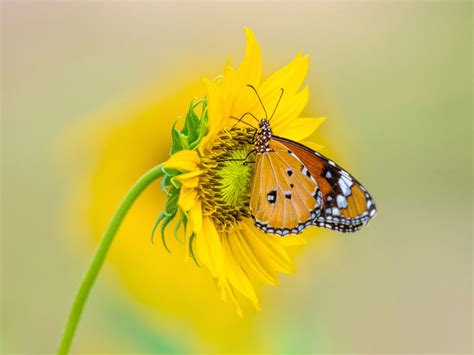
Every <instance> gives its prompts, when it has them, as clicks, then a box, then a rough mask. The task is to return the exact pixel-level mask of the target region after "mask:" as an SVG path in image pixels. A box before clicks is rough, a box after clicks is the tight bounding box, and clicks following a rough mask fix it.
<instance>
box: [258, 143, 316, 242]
mask: <svg viewBox="0 0 474 355" xmlns="http://www.w3.org/2000/svg"><path fill="white" fill-rule="evenodd" d="M269 148H270V151H269V152H266V153H257V157H256V162H255V164H256V166H255V173H254V180H253V189H252V195H251V199H250V211H251V214H252V218H253V219H254V222H255V225H256V226H257V227H258V228H260V229H262V230H263V231H264V232H266V233H273V234H278V235H282V236H283V235H287V234H290V233H291V234H295V233H301V232H302V231H303V229H305V228H306V227H307V226H309V225H311V224H312V223H313V221H314V220H315V218H317V216H318V215H319V214H320V213H321V192H320V190H319V188H318V185H317V182H316V180H315V179H314V177H312V176H311V173H310V172H309V170H308V169H307V168H306V167H305V166H304V164H303V163H302V162H301V160H300V159H298V157H297V156H296V155H294V154H292V153H291V152H289V151H288V148H286V147H285V145H284V144H282V143H280V142H278V141H275V140H271V141H270V142H269Z"/></svg>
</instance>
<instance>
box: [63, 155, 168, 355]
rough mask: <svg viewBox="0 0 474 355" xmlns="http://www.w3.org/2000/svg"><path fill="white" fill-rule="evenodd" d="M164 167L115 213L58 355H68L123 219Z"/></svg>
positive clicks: (131, 192)
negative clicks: (88, 300) (90, 295)
mask: <svg viewBox="0 0 474 355" xmlns="http://www.w3.org/2000/svg"><path fill="white" fill-rule="evenodd" d="M163 174H164V172H163V165H162V164H161V165H158V166H155V167H154V168H153V169H151V170H149V171H148V172H146V173H145V174H144V175H143V176H142V177H141V178H140V179H138V181H137V182H136V183H135V184H134V185H133V186H132V188H131V189H130V190H129V191H128V192H127V194H126V195H125V197H124V198H123V200H122V202H121V203H120V205H119V207H118V208H117V210H116V211H115V214H114V215H113V217H112V220H111V221H110V223H109V225H108V227H107V229H106V230H105V232H104V235H103V236H102V240H101V242H100V244H99V247H98V248H97V252H96V254H95V256H94V258H93V259H92V262H91V264H90V266H89V269H88V270H87V272H86V274H85V276H84V279H83V280H82V282H81V285H80V287H79V290H78V291H77V294H76V297H75V298H74V303H73V305H72V308H71V311H70V313H69V318H68V321H67V324H66V328H65V329H64V334H63V336H62V339H61V342H60V343H59V347H58V354H67V353H68V351H69V348H70V347H71V343H72V339H73V338H74V334H75V332H76V328H77V325H78V324H79V320H80V318H81V314H82V311H83V309H84V305H85V303H86V301H87V297H88V296H89V293H90V291H91V289H92V287H93V286H94V283H95V280H96V279H97V275H98V274H99V272H100V269H101V268H102V265H103V263H104V260H105V257H106V256H107V252H108V251H109V248H110V245H111V244H112V242H113V240H114V237H115V235H116V233H117V231H118V229H119V227H120V225H121V224H122V221H123V219H124V218H125V216H126V215H127V212H128V210H129V209H130V207H132V205H133V203H134V202H135V200H136V199H137V197H138V196H139V195H140V194H141V193H142V192H143V190H145V189H146V188H147V187H148V186H149V185H150V184H151V183H152V182H153V181H155V180H157V179H159V178H160V177H161V176H163Z"/></svg>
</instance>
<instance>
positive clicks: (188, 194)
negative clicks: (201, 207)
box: [178, 186, 197, 212]
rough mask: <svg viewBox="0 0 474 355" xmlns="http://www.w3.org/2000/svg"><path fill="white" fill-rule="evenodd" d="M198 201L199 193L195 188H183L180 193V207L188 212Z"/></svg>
mask: <svg viewBox="0 0 474 355" xmlns="http://www.w3.org/2000/svg"><path fill="white" fill-rule="evenodd" d="M196 201H197V191H196V190H195V189H193V188H187V187H185V186H183V187H181V190H180V191H179V199H178V206H179V207H181V209H182V210H183V211H185V212H188V211H189V210H190V209H191V208H192V207H193V206H194V204H195V203H196Z"/></svg>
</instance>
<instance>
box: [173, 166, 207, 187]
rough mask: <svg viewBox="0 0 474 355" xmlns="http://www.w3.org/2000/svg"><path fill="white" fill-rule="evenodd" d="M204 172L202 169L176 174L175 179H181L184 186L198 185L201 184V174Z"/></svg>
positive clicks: (180, 181)
mask: <svg viewBox="0 0 474 355" xmlns="http://www.w3.org/2000/svg"><path fill="white" fill-rule="evenodd" d="M202 173H204V172H203V171H202V170H195V171H191V172H189V173H185V174H181V175H177V176H175V177H174V178H173V179H175V180H177V181H179V183H180V184H181V185H182V186H185V187H189V188H192V187H197V186H198V184H199V175H201V174H202Z"/></svg>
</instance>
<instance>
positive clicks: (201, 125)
mask: <svg viewBox="0 0 474 355" xmlns="http://www.w3.org/2000/svg"><path fill="white" fill-rule="evenodd" d="M199 106H200V112H197V111H198V108H199ZM178 121H180V118H178V119H177V120H176V121H175V122H174V123H173V126H172V127H171V148H170V154H171V155H173V154H175V153H177V152H179V151H181V150H187V149H189V150H196V149H197V148H198V147H199V144H200V143H201V141H202V139H203V137H204V136H205V135H206V134H207V132H208V109H207V99H206V98H204V99H202V100H198V101H195V100H193V101H191V103H190V105H189V108H188V112H187V113H186V116H185V119H184V123H183V128H182V129H181V130H180V129H179V128H177V125H178ZM163 172H164V176H163V179H162V181H161V188H162V190H163V191H164V192H166V194H167V199H166V203H165V209H164V211H163V212H162V213H161V214H160V215H159V216H158V218H157V220H156V222H155V225H154V227H153V230H152V240H153V236H154V234H155V231H156V229H157V228H158V226H159V225H160V224H161V238H162V241H163V245H164V247H165V249H166V250H167V251H168V252H169V251H170V250H169V249H168V246H167V245H166V238H165V230H166V227H168V225H169V224H170V223H171V222H172V221H173V220H174V219H175V217H176V215H177V214H178V212H179V213H180V215H179V217H178V218H177V220H176V224H175V226H174V235H175V238H176V239H178V240H179V238H178V231H179V228H180V226H181V225H182V226H183V229H184V233H185V235H186V227H187V222H188V217H187V215H186V213H185V212H184V211H182V210H181V209H180V208H179V207H178V199H179V194H180V191H181V183H180V182H179V181H177V180H176V179H175V177H177V176H178V175H180V174H182V173H183V172H182V171H179V170H177V169H163ZM193 240H194V236H191V239H190V241H189V242H190V254H191V257H192V258H193V260H194V261H195V262H196V264H197V265H199V264H198V263H197V260H196V258H195V257H194V254H193V252H192V243H193Z"/></svg>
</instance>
